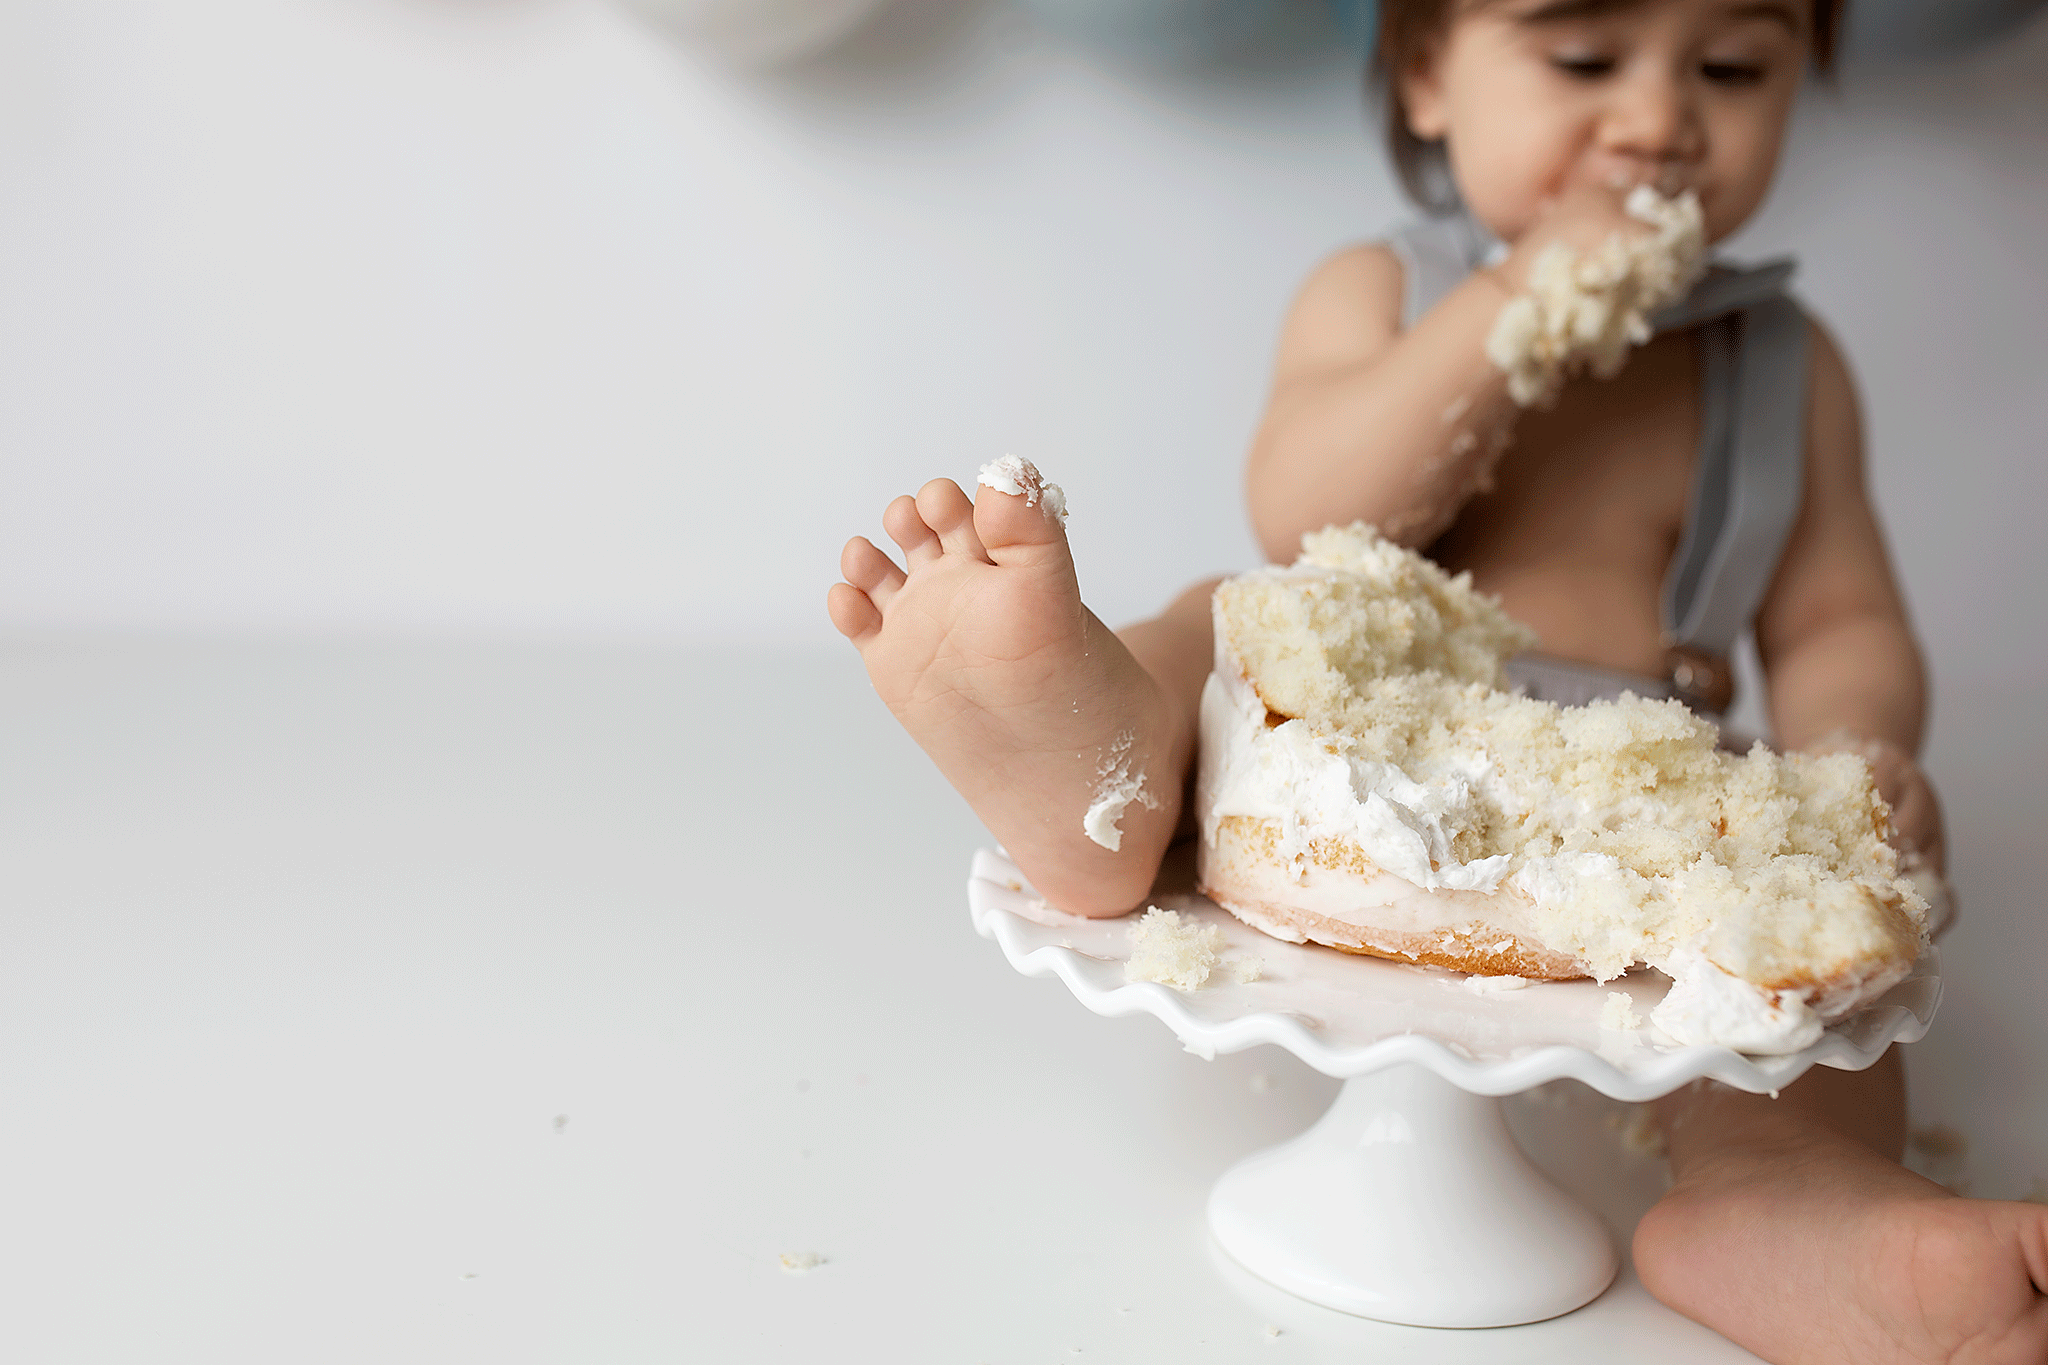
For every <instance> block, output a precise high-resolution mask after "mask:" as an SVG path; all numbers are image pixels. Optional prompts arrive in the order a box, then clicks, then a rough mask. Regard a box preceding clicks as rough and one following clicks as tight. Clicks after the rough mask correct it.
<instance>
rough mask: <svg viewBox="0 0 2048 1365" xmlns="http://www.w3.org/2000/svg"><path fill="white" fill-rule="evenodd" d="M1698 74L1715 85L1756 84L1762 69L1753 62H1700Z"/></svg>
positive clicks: (1759, 80) (1761, 78)
mask: <svg viewBox="0 0 2048 1365" xmlns="http://www.w3.org/2000/svg"><path fill="white" fill-rule="evenodd" d="M1700 74H1701V75H1702V76H1705V77H1706V78H1707V79H1708V80H1709V81H1710V82H1712V83H1713V84H1715V85H1734V86H1742V85H1757V84H1760V83H1762V81H1763V78H1764V69H1763V68H1762V67H1761V66H1758V65H1756V64H1755V63H1754V62H1701V63H1700Z"/></svg>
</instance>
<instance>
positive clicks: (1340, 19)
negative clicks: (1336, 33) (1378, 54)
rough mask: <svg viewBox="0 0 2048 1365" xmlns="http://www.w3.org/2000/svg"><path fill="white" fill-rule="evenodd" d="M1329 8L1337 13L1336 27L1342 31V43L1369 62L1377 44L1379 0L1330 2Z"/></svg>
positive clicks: (1334, 0)
mask: <svg viewBox="0 0 2048 1365" xmlns="http://www.w3.org/2000/svg"><path fill="white" fill-rule="evenodd" d="M1330 6H1331V8H1333V9H1335V10H1336V11H1337V27H1339V28H1340V29H1342V30H1343V31H1344V41H1346V42H1348V43H1350V44H1351V48H1352V50H1353V51H1354V52H1356V53H1357V54H1358V55H1359V58H1360V59H1361V60H1363V61H1368V62H1369V61H1371V60H1372V50H1373V48H1374V47H1375V46H1376V45H1377V44H1378V42H1379V33H1380V7H1379V0H1330Z"/></svg>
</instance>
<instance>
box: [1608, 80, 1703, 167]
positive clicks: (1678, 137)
mask: <svg viewBox="0 0 2048 1365" xmlns="http://www.w3.org/2000/svg"><path fill="white" fill-rule="evenodd" d="M1703 141H1704V128H1703V126H1702V123H1701V120H1700V111H1699V108H1698V105H1697V102H1696V100H1695V98H1694V95H1693V92H1692V90H1691V89H1690V87H1689V86H1688V85H1687V84H1686V83H1685V82H1684V81H1680V80H1674V79H1672V77H1671V76H1670V75H1669V74H1668V73H1665V72H1659V71H1636V72H1633V73H1631V74H1630V75H1629V76H1628V77H1627V78H1626V79H1624V80H1620V81H1616V82H1615V83H1614V85H1613V86H1612V87H1611V98H1610V101H1609V103H1608V107H1607V110H1606V117H1605V119H1604V121H1603V123H1602V126H1601V143H1602V146H1603V148H1604V150H1606V151H1607V152H1608V153H1609V154H1611V155H1615V156H1623V157H1629V158H1632V159H1635V160H1638V161H1642V162H1646V163H1650V164H1652V165H1663V164H1668V163H1670V162H1673V161H1686V160H1691V159H1692V158H1694V157H1697V156H1698V155H1699V154H1700V150H1701V145H1702V143H1703Z"/></svg>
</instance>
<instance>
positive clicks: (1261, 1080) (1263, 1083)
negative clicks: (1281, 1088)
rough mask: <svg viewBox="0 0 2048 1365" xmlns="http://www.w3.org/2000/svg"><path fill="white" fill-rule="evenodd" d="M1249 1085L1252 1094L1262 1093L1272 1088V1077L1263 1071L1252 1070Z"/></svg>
mask: <svg viewBox="0 0 2048 1365" xmlns="http://www.w3.org/2000/svg"><path fill="white" fill-rule="evenodd" d="M1251 1086H1252V1093H1253V1094H1254V1095H1263V1094H1265V1093H1266V1092H1267V1091H1268V1090H1271V1089H1272V1088H1273V1078H1272V1077H1271V1076H1269V1075H1267V1074H1266V1073H1265V1072H1263V1071H1254V1072H1253V1073H1252V1080H1251Z"/></svg>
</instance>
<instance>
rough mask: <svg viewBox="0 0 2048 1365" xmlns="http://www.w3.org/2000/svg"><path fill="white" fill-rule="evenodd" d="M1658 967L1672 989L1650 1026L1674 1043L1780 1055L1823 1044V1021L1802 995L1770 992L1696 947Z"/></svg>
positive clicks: (1676, 955)
mask: <svg viewBox="0 0 2048 1365" xmlns="http://www.w3.org/2000/svg"><path fill="white" fill-rule="evenodd" d="M1657 965H1658V966H1659V967H1660V968H1662V969H1663V970H1664V971H1665V972H1666V973H1668V974H1669V975H1670V977H1671V989H1670V991H1669V992H1668V993H1666V995H1665V996H1664V1003H1662V1004H1661V1005H1659V1006H1657V1008H1656V1009H1654V1010H1652V1011H1651V1012H1650V1022H1651V1023H1653V1024H1655V1025H1656V1026H1657V1027H1658V1028H1660V1029H1662V1030H1664V1032H1665V1033H1667V1034H1669V1035H1670V1037H1671V1039H1672V1041H1674V1042H1677V1043H1682V1044H1685V1045H1687V1046H1706V1045H1719V1046H1721V1047H1732V1048H1734V1049H1735V1050H1736V1051H1737V1052H1754V1053H1759V1054H1764V1055H1771V1056H1775V1055H1778V1054H1780V1053H1786V1052H1797V1051H1799V1050H1800V1049H1801V1048H1804V1047H1809V1046H1811V1045H1812V1044H1814V1043H1815V1042H1818V1041H1819V1039H1820V1035H1821V1032H1822V1023H1821V1019H1820V1016H1819V1015H1817V1014H1815V1013H1814V1012H1813V1010H1812V1009H1810V1008H1809V1007H1808V1006H1807V1004H1806V1002H1805V1001H1804V1000H1802V999H1800V998H1799V993H1798V992H1797V991H1791V990H1783V991H1778V992H1776V993H1775V994H1771V993H1767V992H1765V991H1763V990H1760V989H1758V988H1757V987H1755V986H1752V985H1750V984H1749V983H1748V982H1747V981H1744V980H1743V979H1742V978H1741V977H1739V976H1735V975H1733V974H1731V973H1729V972H1725V971H1723V970H1721V968H1719V967H1717V966H1715V965H1714V964H1713V963H1712V962H1710V961H1709V960H1708V959H1707V957H1706V956H1705V955H1704V954H1703V953H1700V952H1699V951H1698V950H1696V949H1692V948H1681V949H1679V950H1678V951H1677V952H1675V953H1673V954H1672V955H1671V957H1670V958H1669V959H1668V960H1666V961H1664V962H1660V963H1658V964H1657Z"/></svg>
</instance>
